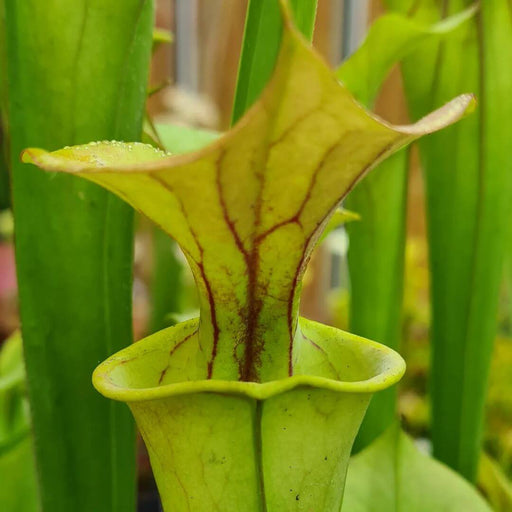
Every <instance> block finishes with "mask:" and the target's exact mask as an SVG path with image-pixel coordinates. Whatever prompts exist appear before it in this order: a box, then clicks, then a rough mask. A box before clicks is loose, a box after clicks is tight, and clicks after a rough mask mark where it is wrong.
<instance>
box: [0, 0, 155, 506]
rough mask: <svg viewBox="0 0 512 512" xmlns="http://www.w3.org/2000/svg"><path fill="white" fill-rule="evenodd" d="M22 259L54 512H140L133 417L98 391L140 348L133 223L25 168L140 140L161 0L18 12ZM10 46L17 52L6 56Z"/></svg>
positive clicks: (32, 374) (12, 16)
mask: <svg viewBox="0 0 512 512" xmlns="http://www.w3.org/2000/svg"><path fill="white" fill-rule="evenodd" d="M4 5H5V9H6V28H7V38H6V39H7V61H8V62H7V64H8V72H9V91H8V96H9V112H8V114H9V129H10V137H11V148H10V149H11V155H12V164H11V165H12V171H13V174H12V177H13V199H14V204H15V210H14V215H15V230H16V256H17V269H18V282H19V293H20V307H21V320H22V325H23V339H24V348H25V358H26V367H27V379H28V389H29V396H30V403H31V408H32V414H33V421H34V431H35V448H36V454H37V464H38V475H39V484H40V488H41V495H42V506H43V510H44V511H45V512H69V511H70V510H73V511H75V512H78V511H84V512H86V511H87V512H91V511H94V512H127V511H130V510H133V509H134V498H135V455H134V449H135V439H134V426H133V422H132V420H131V418H130V417H129V413H128V411H126V410H125V408H123V407H119V406H118V405H117V404H114V403H112V402H109V401H106V400H103V399H102V398H101V397H99V396H98V395H97V393H96V392H95V391H94V389H93V388H92V385H91V377H90V376H91V372H92V370H93V368H94V367H95V365H96V364H97V363H98V361H100V360H101V359H103V358H104V357H105V356H106V355H107V354H110V353H111V352H112V351H114V350H116V349H118V348H121V347H123V346H126V345H128V344H129V343H130V342H131V341H132V334H131V272H132V269H131V254H132V222H133V221H132V213H131V211H130V209H129V208H127V207H126V205H124V204H123V203H122V202H121V201H119V200H118V199H117V198H115V197H114V196H112V195H111V194H109V193H107V192H105V191H104V190H101V189H100V188H99V187H96V186H94V185H92V184H89V183H85V182H81V183H80V182H77V181H76V180H73V179H70V178H69V177H67V176H55V175H43V174H41V173H38V172H34V170H33V169H27V168H26V166H23V165H20V163H19V159H18V156H17V155H18V154H19V152H20V151H21V150H22V149H23V148H24V147H26V146H27V145H33V144H36V145H43V146H44V147H48V148H57V147H60V146H63V145H69V144H77V143H84V142H87V141H89V140H91V139H107V138H108V139H111V138H116V139H129V140H137V139H138V138H139V137H140V132H141V125H142V116H143V105H144V100H145V93H146V84H147V76H148V65H149V56H150V51H151V44H152V36H151V34H152V25H153V5H152V1H151V0H126V1H123V2H118V1H116V0H75V1H72V2H70V1H68V0H53V1H41V0H24V1H23V2H13V1H10V0H6V1H5V2H4ZM2 44H3V42H2Z"/></svg>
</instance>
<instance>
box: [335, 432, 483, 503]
mask: <svg viewBox="0 0 512 512" xmlns="http://www.w3.org/2000/svg"><path fill="white" fill-rule="evenodd" d="M342 511H343V512H434V511H436V512H441V511H443V512H462V511H464V512H491V508H490V507H489V505H487V504H486V503H485V501H484V500H483V498H482V497H481V496H480V495H479V494H478V492H477V491H476V489H474V488H473V487H472V486H471V485H470V484H469V483H468V482H466V481H465V480H464V479H463V478H461V477H460V476H459V475H457V473H455V472H453V471H451V470H450V469H449V468H448V467H446V466H444V465H443V464H440V463H439V462H437V461H435V460H433V459H431V458H430V457H428V456H427V455H425V454H422V453H421V452H420V451H419V450H418V449H417V448H416V447H415V446H414V443H413V441H412V440H411V439H410V438H409V437H408V436H407V435H406V434H404V433H403V432H402V431H401V430H400V428H399V427H398V426H397V425H393V426H391V427H390V428H388V430H387V431H386V432H385V433H384V434H383V435H382V436H381V437H379V438H378V439H377V440H376V441H375V442H374V443H373V444H372V445H370V446H369V447H368V448H366V449H365V450H363V451H362V452H361V453H359V454H358V455H356V456H355V457H353V458H352V460H351V462H350V466H349V469H348V474H347V484H346V491H345V499H344V502H343V508H342Z"/></svg>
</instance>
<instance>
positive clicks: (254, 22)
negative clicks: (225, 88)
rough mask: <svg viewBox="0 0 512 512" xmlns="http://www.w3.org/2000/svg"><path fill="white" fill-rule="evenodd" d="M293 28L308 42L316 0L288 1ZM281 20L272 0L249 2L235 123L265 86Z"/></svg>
mask: <svg viewBox="0 0 512 512" xmlns="http://www.w3.org/2000/svg"><path fill="white" fill-rule="evenodd" d="M290 7H291V11H292V12H293V17H294V21H295V25H296V27H297V28H298V29H299V30H300V31H301V32H302V34H303V35H304V36H305V37H306V38H307V39H310V40H311V38H312V37H313V29H314V26H315V17H316V7H317V0H309V1H308V2H303V1H301V0H291V1H290ZM281 33H282V21H281V14H280V12H279V2H278V1H276V0H250V1H249V5H248V7H247V17H246V24H245V31H244V41H243V45H242V53H241V57H240V66H239V68H238V80H237V86H236V92H235V101H234V105H233V114H232V121H233V123H235V122H236V121H238V120H239V119H240V117H242V115H243V114H244V113H245V111H246V110H247V109H248V108H249V107H250V106H251V105H252V104H253V103H254V102H255V101H256V100H257V99H258V97H259V95H260V94H261V91H262V90H263V88H264V87H265V85H266V84H267V82H268V80H269V78H270V75H271V73H272V70H273V69H274V65H275V63H276V59H277V55H278V53H279V45H280V41H281Z"/></svg>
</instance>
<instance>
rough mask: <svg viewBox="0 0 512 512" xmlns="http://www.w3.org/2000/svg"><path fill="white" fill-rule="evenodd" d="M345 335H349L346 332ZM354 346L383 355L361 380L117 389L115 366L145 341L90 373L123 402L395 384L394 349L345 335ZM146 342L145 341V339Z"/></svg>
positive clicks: (397, 359)
mask: <svg viewBox="0 0 512 512" xmlns="http://www.w3.org/2000/svg"><path fill="white" fill-rule="evenodd" d="M347 334H348V333H347ZM348 336H350V338H353V340H352V341H351V342H353V343H354V347H357V348H359V349H360V350H364V348H371V349H373V351H375V352H376V353H380V354H381V356H382V363H381V367H380V368H379V369H378V371H376V372H375V374H374V375H373V376H371V377H370V378H368V379H364V380H356V381H343V380H336V379H332V378H328V377H321V376H317V375H302V374H301V375H292V376H289V377H285V378H283V379H279V380H272V381H267V382H261V383H260V382H247V381H236V380H220V379H219V380H217V379H199V380H185V381H180V382H174V383H170V384H164V385H159V386H152V387H140V388H135V387H127V386H120V385H118V384H116V383H115V382H114V380H113V379H112V378H111V377H110V374H111V372H112V371H113V370H114V369H115V368H116V367H118V366H120V365H123V364H126V363H127V362H129V361H130V360H132V359H134V358H135V357H138V356H139V354H140V355H142V354H143V353H144V341H145V340H142V341H140V342H137V343H135V344H133V345H130V346H128V347H126V348H124V349H123V350H121V351H119V352H117V353H116V354H114V355H113V356H111V357H109V358H108V359H106V360H105V361H103V362H102V363H100V364H99V365H98V366H97V367H96V369H95V370H94V372H93V376H92V383H93V385H94V387H95V388H96V390H97V391H99V392H100V393H101V394H102V395H103V396H105V397H107V398H111V399H113V400H118V401H122V402H128V403H129V402H145V401H151V400H158V399H163V398H169V397H172V396H179V395H187V394H193V393H213V394H223V395H234V396H240V397H244V396H245V397H247V398H251V399H255V400H265V399H267V398H271V397H273V396H276V395H279V394H281V393H285V392H287V391H291V390H293V389H296V388H315V389H324V390H329V391H334V392H339V393H354V394H372V393H375V392H377V391H382V390H384V389H387V388H389V387H390V386H392V385H393V384H396V383H397V382H398V381H399V380H400V379H401V378H402V376H403V375H404V373H405V368H406V367H405V361H404V360H403V358H402V357H401V356H400V355H399V354H398V353H397V352H395V351H394V350H393V349H391V348H389V347H387V346H386V345H382V344H380V343H376V342H374V341H370V340H367V339H365V338H361V337H359V336H355V335H352V334H348ZM146 339H147V338H146Z"/></svg>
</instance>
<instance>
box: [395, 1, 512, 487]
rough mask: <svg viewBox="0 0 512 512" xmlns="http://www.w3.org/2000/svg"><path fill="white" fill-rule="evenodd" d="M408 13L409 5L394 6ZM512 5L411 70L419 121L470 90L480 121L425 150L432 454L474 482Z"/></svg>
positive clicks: (507, 167)
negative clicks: (429, 294)
mask: <svg viewBox="0 0 512 512" xmlns="http://www.w3.org/2000/svg"><path fill="white" fill-rule="evenodd" d="M387 3H388V5H390V6H392V7H393V8H396V9H399V10H401V11H402V12H407V11H408V10H409V8H410V7H411V3H410V2H408V1H406V0H388V2H387ZM468 4H469V2H468V1H467V0H452V1H450V2H445V9H444V10H442V9H441V8H439V6H438V2H436V1H435V0H423V1H421V2H417V5H416V9H414V10H412V11H411V13H412V14H414V17H415V18H416V19H422V20H429V21H432V20H439V19H440V18H442V17H444V16H446V15H449V14H451V13H454V12H458V11H459V10H461V9H462V8H464V7H466V6H467V5H468ZM511 60H512V17H511V4H510V2H508V1H507V0H488V1H485V2H481V3H480V11H479V13H478V15H477V17H476V18H475V20H474V21H473V22H470V23H469V24H466V25H465V26H464V28H463V29H462V30H460V31H458V33H457V36H456V37H453V38H450V39H449V40H446V41H444V42H442V43H429V44H427V45H425V46H422V47H421V48H420V49H419V50H418V52H416V53H415V54H414V55H413V56H411V57H410V59H407V60H406V61H405V63H404V77H405V85H406V91H407V94H408V98H409V101H410V106H411V110H412V112H413V113H414V115H422V113H424V112H427V111H428V110H430V109H431V108H432V107H434V106H435V105H438V104H441V103H442V102H444V101H445V100H446V98H448V97H451V95H452V94H458V93H460V92H461V91H467V90H471V91H473V92H475V93H476V94H477V96H478V98H479V103H480V108H479V114H478V115H477V116H473V117H472V118H468V119H467V120H465V121H464V122H463V123H461V124H460V125H458V126H456V127H452V128H450V129H449V130H446V131H445V132H443V134H438V135H435V136H432V137H429V138H428V139H425V141H423V142H422V143H421V145H420V150H421V157H422V163H423V167H424V171H425V178H426V186H427V217H428V218H427V220H428V222H427V224H428V236H429V245H430V267H431V274H432V279H431V282H432V329H431V337H432V345H433V359H432V370H431V391H432V413H433V414H432V416H433V417H432V429H433V430H432V437H433V442H434V454H435V456H436V457H438V458H439V459H441V460H442V461H444V462H446V463H447V464H449V465H450V466H451V467H453V468H455V469H457V470H458V471H460V472H461V473H462V474H463V475H464V476H466V477H467V478H469V479H471V480H473V479H474V478H475V475H476V469H477V465H478V460H479V457H480V449H481V438H482V426H483V414H484V403H485V396H486V388H487V379H488V373H489V363H490V357H491V353H492V347H493V340H494V335H495V330H496V315H497V303H498V295H499V287H500V281H501V276H502V262H503V257H504V252H505V246H506V237H507V233H508V231H507V226H508V224H509V221H508V218H509V216H510V208H509V206H510V204H511V203H512V160H511V159H510V156H509V154H508V138H507V137H509V135H508V134H510V133H511V132H512V101H511V96H510V91H511V90H512V68H511V67H510V66H508V65H505V64H504V63H507V62H510V61H511Z"/></svg>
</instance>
